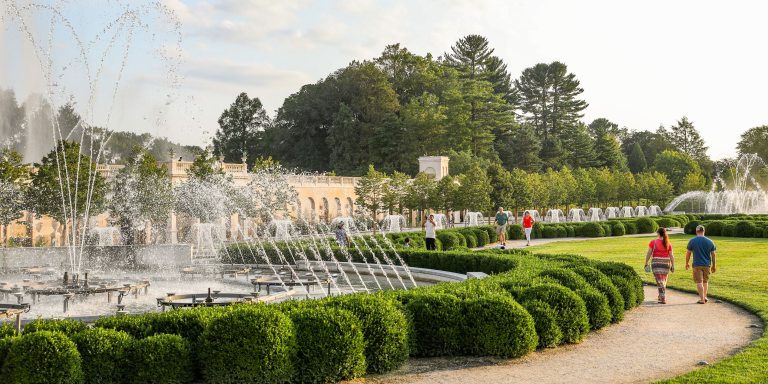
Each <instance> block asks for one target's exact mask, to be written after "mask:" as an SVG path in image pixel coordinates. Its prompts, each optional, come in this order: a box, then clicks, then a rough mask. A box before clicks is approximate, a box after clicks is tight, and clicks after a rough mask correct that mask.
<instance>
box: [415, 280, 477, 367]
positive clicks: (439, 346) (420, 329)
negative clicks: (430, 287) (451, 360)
mask: <svg viewBox="0 0 768 384" xmlns="http://www.w3.org/2000/svg"><path fill="white" fill-rule="evenodd" d="M405 308H406V310H407V311H408V312H409V313H410V314H411V316H412V321H413V327H414V332H415V334H414V345H415V348H416V350H415V351H412V352H411V354H412V355H414V356H451V355H457V354H459V353H460V352H461V346H462V343H461V340H462V335H463V331H464V316H463V314H462V312H461V310H462V305H461V299H459V298H457V297H456V296H453V295H449V294H446V293H425V294H422V295H417V296H415V297H413V299H411V300H410V301H409V302H408V304H406V305H405Z"/></svg>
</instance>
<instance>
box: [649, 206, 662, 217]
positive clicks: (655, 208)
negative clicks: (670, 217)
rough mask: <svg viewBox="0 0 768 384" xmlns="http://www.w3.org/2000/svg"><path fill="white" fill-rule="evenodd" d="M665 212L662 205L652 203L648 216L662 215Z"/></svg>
mask: <svg viewBox="0 0 768 384" xmlns="http://www.w3.org/2000/svg"><path fill="white" fill-rule="evenodd" d="M663 214H664V212H662V210H661V207H659V206H658V205H652V206H650V207H649V208H648V216H661V215H663Z"/></svg>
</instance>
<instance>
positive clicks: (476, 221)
mask: <svg viewBox="0 0 768 384" xmlns="http://www.w3.org/2000/svg"><path fill="white" fill-rule="evenodd" d="M465 218H466V219H465V222H466V223H467V225H480V220H482V218H483V214H482V213H480V212H467V214H466V216H465Z"/></svg>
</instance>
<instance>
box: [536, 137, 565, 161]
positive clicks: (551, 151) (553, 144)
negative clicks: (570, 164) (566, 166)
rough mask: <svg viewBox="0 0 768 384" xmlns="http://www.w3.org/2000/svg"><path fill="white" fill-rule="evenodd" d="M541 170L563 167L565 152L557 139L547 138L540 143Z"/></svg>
mask: <svg viewBox="0 0 768 384" xmlns="http://www.w3.org/2000/svg"><path fill="white" fill-rule="evenodd" d="M539 156H541V161H542V168H557V167H560V166H561V165H563V161H564V160H565V151H563V144H562V143H561V142H560V139H558V138H557V137H549V138H547V139H544V141H543V142H542V143H541V152H539Z"/></svg>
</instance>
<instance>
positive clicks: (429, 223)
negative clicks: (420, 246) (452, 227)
mask: <svg viewBox="0 0 768 384" xmlns="http://www.w3.org/2000/svg"><path fill="white" fill-rule="evenodd" d="M421 227H422V228H424V231H425V235H424V237H425V241H424V242H425V243H426V244H427V251H435V250H437V244H436V242H435V237H437V236H436V235H435V229H436V228H437V224H435V215H432V214H430V215H429V218H428V219H427V220H424V222H423V223H422V224H421Z"/></svg>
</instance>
